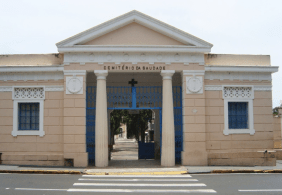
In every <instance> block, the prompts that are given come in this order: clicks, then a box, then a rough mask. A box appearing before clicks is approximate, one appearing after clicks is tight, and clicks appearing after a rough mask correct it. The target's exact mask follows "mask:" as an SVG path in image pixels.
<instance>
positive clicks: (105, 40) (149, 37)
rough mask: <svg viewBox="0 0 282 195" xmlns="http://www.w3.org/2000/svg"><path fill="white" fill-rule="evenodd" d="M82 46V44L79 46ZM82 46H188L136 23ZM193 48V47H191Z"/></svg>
mask: <svg viewBox="0 0 282 195" xmlns="http://www.w3.org/2000/svg"><path fill="white" fill-rule="evenodd" d="M77 45H80V44H77ZM82 45H187V44H185V43H182V42H180V41H177V40H175V39H173V38H170V37H168V36H166V35H163V34H161V33H159V32H157V31H154V30H152V29H150V28H147V27H145V26H143V25H141V24H138V23H136V22H132V23H130V24H128V25H126V26H123V27H121V28H119V29H116V30H114V31H112V32H109V33H107V34H105V35H102V36H100V37H98V38H96V39H93V40H91V41H88V42H86V43H82ZM191 46H192V45H191Z"/></svg>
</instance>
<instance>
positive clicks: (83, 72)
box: [64, 70, 86, 76]
mask: <svg viewBox="0 0 282 195" xmlns="http://www.w3.org/2000/svg"><path fill="white" fill-rule="evenodd" d="M64 75H71V76H75V75H86V70H64Z"/></svg>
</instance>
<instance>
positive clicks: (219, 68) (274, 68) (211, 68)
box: [205, 66, 279, 73]
mask: <svg viewBox="0 0 282 195" xmlns="http://www.w3.org/2000/svg"><path fill="white" fill-rule="evenodd" d="M278 69H279V66H205V70H206V71H207V72H262V73H274V72H278Z"/></svg>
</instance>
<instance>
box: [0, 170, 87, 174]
mask: <svg viewBox="0 0 282 195" xmlns="http://www.w3.org/2000/svg"><path fill="white" fill-rule="evenodd" d="M0 173H21V174H22V173H27V174H32V173H34V174H72V175H80V174H82V172H81V171H69V170H65V171H61V170H0Z"/></svg>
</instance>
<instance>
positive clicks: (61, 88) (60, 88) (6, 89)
mask: <svg viewBox="0 0 282 195" xmlns="http://www.w3.org/2000/svg"><path fill="white" fill-rule="evenodd" d="M26 87H37V86H36V85H32V86H26ZM44 87H45V91H64V86H63V85H45V86H44ZM12 91H13V86H7V87H6V86H0V92H12Z"/></svg>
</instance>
